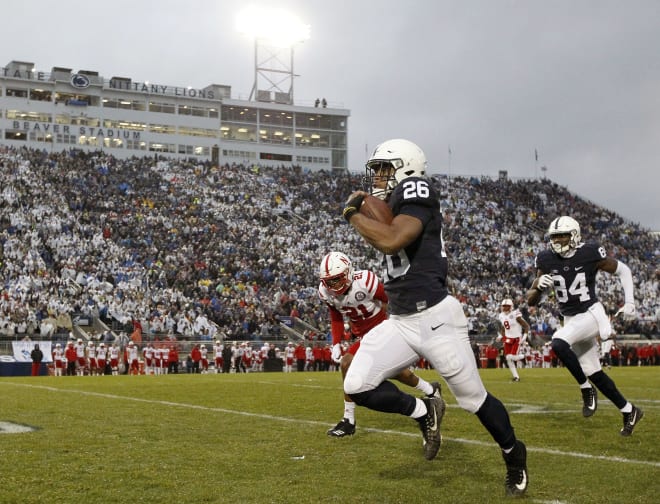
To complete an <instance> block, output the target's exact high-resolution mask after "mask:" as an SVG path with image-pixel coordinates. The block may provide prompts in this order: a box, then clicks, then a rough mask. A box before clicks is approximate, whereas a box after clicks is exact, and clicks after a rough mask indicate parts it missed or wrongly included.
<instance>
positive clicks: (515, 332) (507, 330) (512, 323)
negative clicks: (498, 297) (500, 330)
mask: <svg viewBox="0 0 660 504" xmlns="http://www.w3.org/2000/svg"><path fill="white" fill-rule="evenodd" d="M518 317H522V314H521V313H520V310H511V311H509V313H504V312H500V314H499V315H498V318H499V320H500V322H501V323H502V326H503V327H504V337H505V338H520V337H521V336H522V326H521V325H520V322H518Z"/></svg>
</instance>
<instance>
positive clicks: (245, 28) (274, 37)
mask: <svg viewBox="0 0 660 504" xmlns="http://www.w3.org/2000/svg"><path fill="white" fill-rule="evenodd" d="M236 29H237V30H238V31H239V32H241V33H245V34H246V35H249V36H251V37H254V38H255V39H259V40H263V41H265V42H268V43H270V44H273V45H275V46H277V47H290V46H293V45H294V44H296V43H297V42H302V41H303V40H307V39H308V38H309V25H306V24H303V23H302V21H300V19H299V18H298V17H297V16H295V15H293V14H291V13H289V12H286V11H284V10H283V9H273V8H259V7H254V6H250V7H248V8H246V9H244V10H243V11H241V12H240V13H239V14H238V15H237V16H236Z"/></svg>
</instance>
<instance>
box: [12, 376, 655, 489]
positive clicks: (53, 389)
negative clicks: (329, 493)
mask: <svg viewBox="0 0 660 504" xmlns="http://www.w3.org/2000/svg"><path fill="white" fill-rule="evenodd" d="M0 384H2V385H11V386H15V387H26V388H34V389H40V390H48V391H50V392H60V393H69V394H79V395H84V396H92V397H103V398H105V399H116V400H122V401H133V402H139V403H146V404H160V405H163V406H171V407H174V408H188V409H195V410H200V411H209V412H214V413H229V414H233V415H241V416H246V417H253V418H262V419H264V420H274V421H278V422H289V423H296V424H304V425H314V426H320V427H327V426H328V425H329V424H330V423H332V422H319V421H316V420H301V419H299V418H289V417H283V416H275V415H265V414H263V413H250V412H248V411H238V410H230V409H226V408H211V407H208V406H200V405H199V404H190V403H179V402H172V401H160V400H156V399H142V398H140V397H126V396H120V395H116V394H103V393H100V392H89V391H84V390H71V389H60V388H56V387H47V386H45V385H30V384H26V383H13V382H0ZM362 429H363V430H365V431H368V432H376V433H381V434H393V435H398V436H406V437H415V438H417V437H419V434H418V433H412V432H402V431H397V430H387V429H374V428H369V427H362ZM442 439H443V441H449V442H452V443H463V444H472V445H477V446H491V447H495V446H497V445H496V444H495V443H492V442H485V441H477V440H474V439H465V438H451V437H446V436H444V435H443V437H442ZM527 451H528V452H535V453H544V454H547V455H556V456H563V457H571V458H581V459H590V460H602V461H604V462H615V463H617V464H631V465H644V466H651V467H660V462H653V461H650V460H634V459H627V458H623V457H610V456H605V455H591V454H588V453H580V452H568V451H562V450H553V449H550V448H536V447H533V446H527ZM550 502H555V501H550Z"/></svg>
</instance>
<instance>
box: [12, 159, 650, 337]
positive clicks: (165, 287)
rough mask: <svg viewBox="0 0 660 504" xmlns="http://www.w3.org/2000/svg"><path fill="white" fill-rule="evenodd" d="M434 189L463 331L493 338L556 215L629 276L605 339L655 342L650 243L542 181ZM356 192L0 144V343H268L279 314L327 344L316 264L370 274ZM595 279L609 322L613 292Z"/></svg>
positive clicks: (308, 180)
mask: <svg viewBox="0 0 660 504" xmlns="http://www.w3.org/2000/svg"><path fill="white" fill-rule="evenodd" d="M432 168H433V167H432ZM433 183H434V184H436V185H437V188H438V190H439V193H440V194H442V201H441V207H442V209H443V212H444V216H445V228H444V238H445V241H446V245H447V251H448V254H449V255H450V256H451V258H452V260H451V270H450V277H451V288H452V290H453V292H454V295H455V296H456V297H457V298H458V299H459V300H460V301H461V302H462V303H463V305H464V309H465V312H466V314H467V315H468V318H469V322H470V324H471V328H470V330H471V334H473V335H475V336H480V335H483V336H486V335H491V336H492V334H494V333H495V332H496V330H495V324H496V315H497V313H498V307H499V302H500V301H501V299H502V298H503V297H510V298H513V299H514V300H515V302H516V305H520V307H521V308H523V305H524V303H523V296H524V291H525V290H526V289H527V288H528V287H529V285H530V284H531V281H532V279H533V278H534V274H535V271H534V266H533V259H534V256H535V253H536V252H537V251H538V250H540V248H542V247H545V246H546V243H545V241H544V232H545V229H546V227H547V225H548V223H549V222H550V221H551V220H552V218H554V217H555V216H557V215H562V214H567V215H572V216H573V217H575V218H576V219H577V220H578V221H579V222H580V223H581V224H582V226H583V230H582V235H583V237H584V238H585V239H587V240H589V239H594V240H597V241H599V242H600V243H601V244H602V245H604V246H605V247H606V249H607V250H608V252H611V253H612V254H614V255H615V256H616V257H617V258H619V259H621V260H622V261H624V262H625V263H627V264H628V265H629V266H630V268H631V269H632V271H633V275H634V279H635V296H636V303H637V308H638V312H639V315H640V316H639V318H638V320H636V321H633V322H631V323H626V324H627V325H626V326H623V325H621V324H622V323H623V322H620V321H617V322H616V324H615V327H616V330H617V332H618V333H620V334H621V333H642V334H644V335H647V336H648V337H656V338H658V337H660V335H659V334H658V329H657V320H658V315H659V313H660V310H659V309H660V300H659V299H658V271H657V258H658V248H659V247H658V245H659V243H660V240H659V239H658V237H657V236H654V235H652V234H651V233H649V231H648V230H645V229H642V228H640V227H639V226H638V225H637V224H634V223H631V222H626V221H624V220H623V219H622V218H621V217H620V216H618V215H616V214H614V213H612V212H610V211H608V210H606V209H603V208H600V207H598V206H596V205H594V204H592V203H590V202H588V201H586V200H583V199H581V198H579V197H577V196H575V195H574V194H571V193H570V192H569V191H568V190H567V189H566V188H564V187H560V186H558V185H557V184H554V183H552V182H550V181H548V180H545V179H543V180H524V181H512V180H499V179H498V180H493V179H490V178H486V177H484V178H475V177H468V178H466V177H451V178H448V177H445V176H438V175H435V176H433ZM360 185H361V175H346V174H344V175H341V176H337V175H334V174H330V173H327V172H324V171H321V172H307V171H305V170H302V169H291V168H284V167H276V166H249V167H248V166H243V165H223V166H220V167H213V166H211V165H210V164H209V163H198V162H180V161H176V162H175V161H170V160H165V159H155V158H154V157H145V158H139V159H138V158H134V159H131V160H125V161H120V160H116V159H114V158H112V157H111V156H109V155H106V154H103V153H96V154H86V153H81V152H77V151H66V152H61V153H47V152H45V151H39V150H29V149H10V148H3V147H0V245H1V246H0V261H1V270H0V288H1V289H2V290H1V294H0V333H4V334H6V335H9V336H10V337H11V336H14V335H18V336H20V335H22V334H24V333H25V334H31V333H39V334H41V335H44V334H46V335H51V334H53V333H55V332H64V333H67V334H68V332H69V331H70V330H71V327H72V323H73V322H72V316H74V314H84V315H89V316H92V317H93V316H99V317H100V318H101V319H103V320H104V321H106V323H108V325H110V326H111V327H113V328H117V329H119V330H124V331H128V332H132V331H133V330H135V329H136V327H137V328H139V329H140V331H141V332H142V333H143V334H146V335H147V336H149V335H153V334H154V333H157V334H166V335H169V336H170V337H174V338H184V339H191V340H209V341H214V340H216V339H221V340H239V341H241V340H266V339H270V338H271V337H272V336H273V335H274V334H278V333H279V330H280V321H281V320H282V318H283V317H288V316H291V315H292V314H293V315H295V316H298V317H300V318H301V319H302V320H303V321H304V322H305V323H307V324H309V325H310V326H313V327H316V328H319V331H320V333H321V335H325V334H327V331H328V320H327V319H328V317H327V309H326V308H325V307H324V306H323V305H322V304H321V303H320V302H319V299H318V294H317V288H318V276H317V268H318V261H319V259H320V258H321V257H322V256H323V255H324V254H325V253H326V252H328V251H330V250H340V251H344V252H346V253H347V254H349V255H350V256H351V257H352V259H353V262H354V264H356V265H357V267H359V268H365V269H372V270H374V271H376V272H378V271H379V270H380V267H379V264H378V260H379V258H378V257H377V256H376V255H375V253H374V252H373V251H372V249H371V248H370V247H368V246H366V244H365V243H364V242H363V241H362V239H361V238H360V237H359V236H358V235H357V233H354V232H352V231H351V229H350V228H349V227H348V226H347V225H346V223H345V222H344V220H343V219H342V217H341V208H342V205H343V201H344V200H345V198H346V196H347V195H348V194H350V192H351V191H352V190H353V189H355V188H356V187H359V186H360ZM598 281H599V295H600V297H601V300H602V301H603V304H604V305H605V307H606V309H607V310H608V312H609V313H611V314H613V313H614V312H615V311H616V310H617V308H618V306H619V305H620V304H621V302H622V299H623V295H622V292H621V291H620V286H619V284H618V283H617V282H616V281H615V280H612V279H611V278H609V276H607V278H606V276H605V275H602V276H600V277H599V280H598ZM525 316H526V317H528V320H529V321H530V324H531V325H532V328H533V331H534V332H535V334H536V335H538V336H539V337H542V338H546V339H547V336H548V335H549V334H551V333H552V330H553V329H554V328H556V326H557V324H558V323H559V322H558V321H559V317H558V313H557V312H556V307H555V306H554V305H553V304H550V303H548V304H547V306H546V305H541V306H540V307H538V309H534V310H533V311H531V312H525Z"/></svg>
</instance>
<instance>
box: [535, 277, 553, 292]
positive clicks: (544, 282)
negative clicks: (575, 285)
mask: <svg viewBox="0 0 660 504" xmlns="http://www.w3.org/2000/svg"><path fill="white" fill-rule="evenodd" d="M554 284H555V282H554V280H552V275H549V274H548V273H546V274H545V275H541V276H540V277H539V279H538V281H537V282H536V287H537V288H538V289H540V290H546V289H547V288H548V287H552V286H553V285H554Z"/></svg>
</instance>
